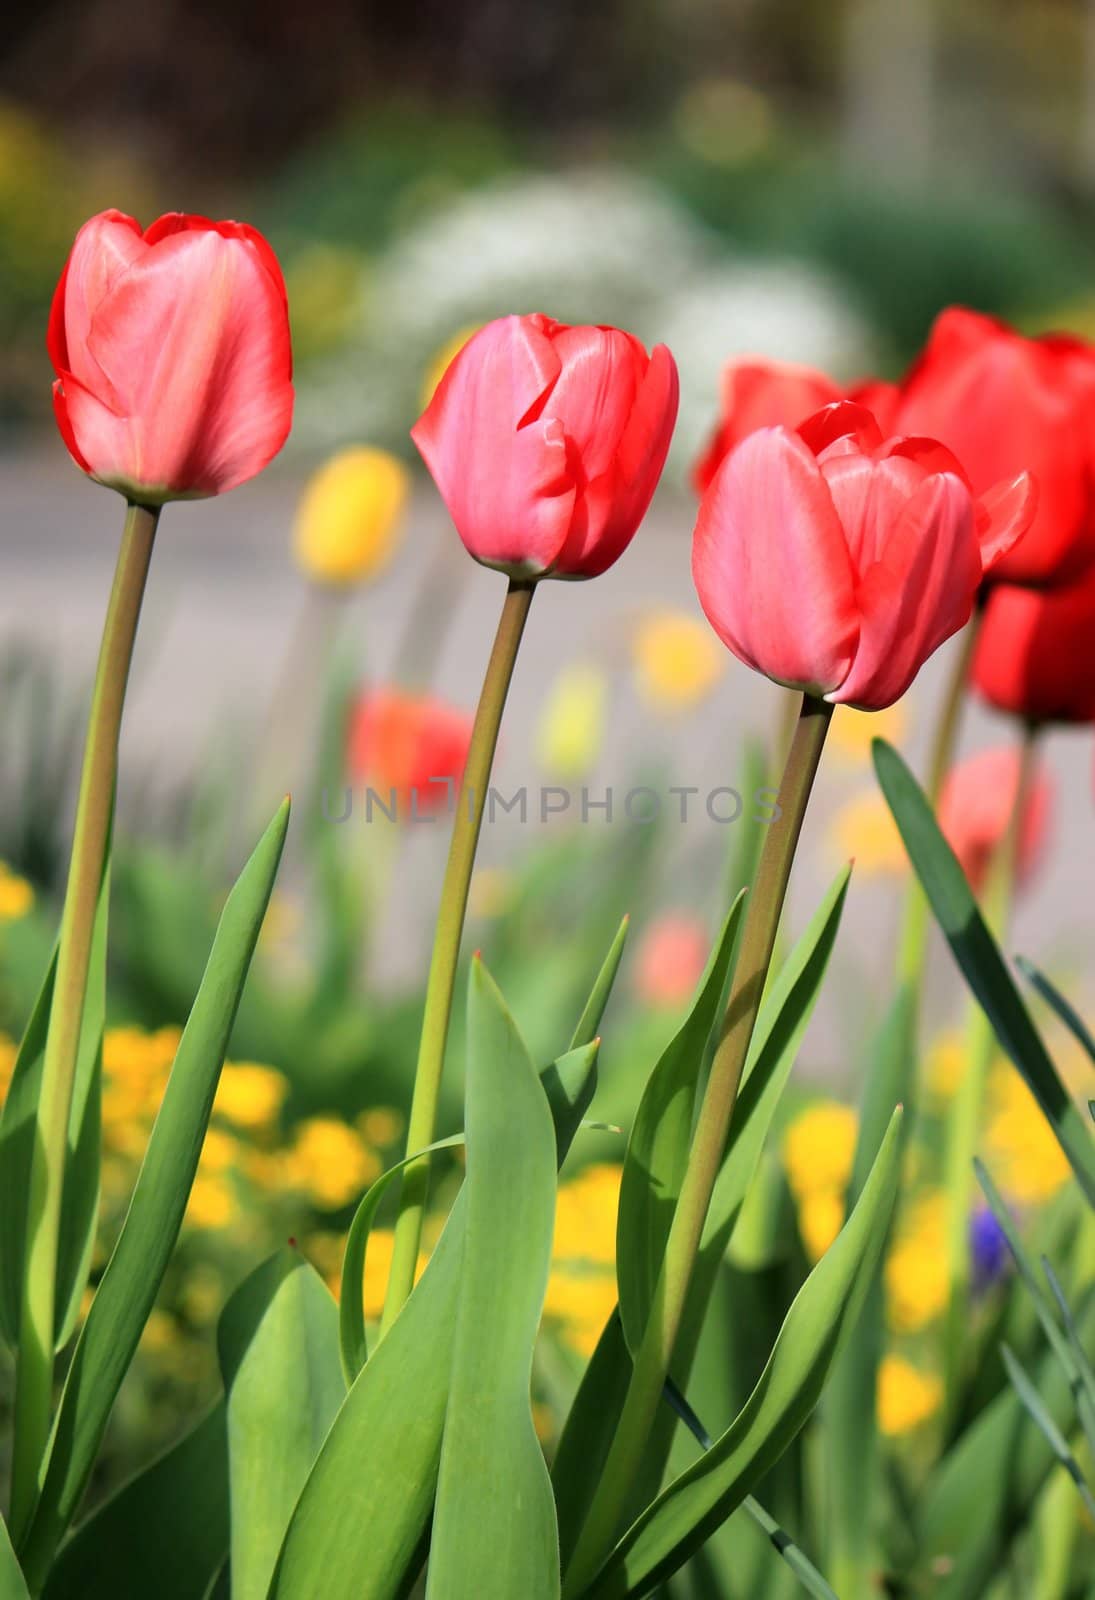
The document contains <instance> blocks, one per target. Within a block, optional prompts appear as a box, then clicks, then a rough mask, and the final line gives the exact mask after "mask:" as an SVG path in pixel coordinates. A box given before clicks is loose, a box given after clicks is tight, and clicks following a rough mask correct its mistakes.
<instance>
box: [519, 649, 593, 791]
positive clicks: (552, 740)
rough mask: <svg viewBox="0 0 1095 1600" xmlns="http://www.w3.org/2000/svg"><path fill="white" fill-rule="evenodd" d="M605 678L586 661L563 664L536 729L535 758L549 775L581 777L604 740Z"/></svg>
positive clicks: (590, 765)
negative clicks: (568, 664) (564, 665)
mask: <svg viewBox="0 0 1095 1600" xmlns="http://www.w3.org/2000/svg"><path fill="white" fill-rule="evenodd" d="M607 710H608V679H607V678H606V677H605V675H604V673H603V672H602V671H601V669H600V668H599V667H595V666H593V665H591V664H590V663H589V662H580V661H578V662H574V663H573V664H572V665H570V666H567V667H564V668H563V670H562V672H560V673H559V675H558V677H557V678H556V679H555V682H554V683H553V684H552V686H551V688H550V690H549V691H548V696H547V701H546V703H545V705H544V708H543V711H542V712H541V715H540V720H539V723H538V725H537V729H536V739H535V747H536V759H537V761H538V762H539V764H540V766H541V767H542V768H543V769H544V771H545V772H547V773H548V774H550V776H551V777H553V778H581V777H584V776H585V775H586V773H588V772H589V770H590V769H591V767H592V766H593V764H594V762H595V761H596V760H597V756H598V755H599V754H600V750H601V746H602V744H603V743H604V736H605V719H606V713H607Z"/></svg>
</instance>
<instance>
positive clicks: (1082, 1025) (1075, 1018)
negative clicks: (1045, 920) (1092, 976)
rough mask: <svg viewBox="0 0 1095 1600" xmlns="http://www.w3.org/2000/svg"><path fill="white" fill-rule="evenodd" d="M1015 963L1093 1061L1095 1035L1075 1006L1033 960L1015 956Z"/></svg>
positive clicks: (1094, 1056)
mask: <svg viewBox="0 0 1095 1600" xmlns="http://www.w3.org/2000/svg"><path fill="white" fill-rule="evenodd" d="M1015 965H1016V966H1017V967H1018V968H1019V971H1020V972H1021V973H1022V974H1023V977H1024V978H1026V980H1027V982H1028V983H1029V984H1030V985H1031V987H1032V988H1033V989H1035V990H1036V991H1037V993H1038V994H1040V995H1041V997H1042V999H1043V1000H1044V1001H1045V1002H1046V1004H1047V1005H1048V1006H1050V1007H1051V1008H1052V1009H1053V1010H1054V1011H1055V1012H1056V1013H1057V1015H1058V1017H1060V1019H1061V1021H1062V1022H1063V1023H1064V1025H1065V1027H1066V1028H1067V1029H1068V1030H1069V1032H1070V1033H1071V1034H1072V1035H1073V1037H1074V1038H1075V1039H1076V1040H1078V1042H1079V1043H1080V1044H1082V1045H1083V1047H1084V1049H1085V1050H1086V1051H1087V1053H1088V1055H1089V1056H1090V1057H1091V1059H1092V1061H1095V1037H1093V1035H1092V1032H1091V1029H1090V1028H1089V1027H1088V1025H1087V1023H1086V1022H1085V1021H1084V1019H1083V1017H1081V1015H1080V1013H1079V1012H1078V1011H1077V1010H1076V1007H1075V1006H1074V1005H1072V1004H1071V1002H1070V1001H1068V1000H1066V999H1065V997H1064V995H1063V994H1062V993H1061V991H1060V989H1058V988H1057V986H1056V984H1053V983H1051V982H1050V980H1049V979H1048V978H1047V977H1046V975H1045V973H1044V972H1041V971H1039V969H1038V968H1037V967H1036V966H1035V965H1034V963H1033V961H1028V960H1027V958H1026V956H1016V957H1015Z"/></svg>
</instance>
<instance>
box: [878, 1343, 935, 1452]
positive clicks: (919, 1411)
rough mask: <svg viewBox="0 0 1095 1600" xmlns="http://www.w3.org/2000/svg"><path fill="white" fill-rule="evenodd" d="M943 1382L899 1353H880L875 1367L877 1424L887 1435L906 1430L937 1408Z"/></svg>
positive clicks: (918, 1423) (914, 1426)
mask: <svg viewBox="0 0 1095 1600" xmlns="http://www.w3.org/2000/svg"><path fill="white" fill-rule="evenodd" d="M942 1401H943V1384H942V1381H941V1379H940V1378H939V1377H938V1376H937V1375H936V1374H935V1373H934V1372H922V1371H921V1370H920V1368H919V1367H914V1366H913V1365H912V1364H911V1363H910V1362H908V1361H906V1360H905V1359H904V1358H903V1357H902V1356H894V1355H888V1356H884V1357H883V1359H882V1362H881V1365H880V1366H879V1369H878V1425H879V1427H880V1428H881V1429H882V1432H883V1433H885V1434H889V1435H890V1436H891V1437H892V1436H893V1435H895V1434H900V1433H909V1432H910V1431H911V1430H912V1429H913V1428H916V1427H919V1425H920V1423H922V1422H926V1421H927V1419H928V1418H929V1417H930V1416H932V1415H934V1413H935V1412H936V1411H938V1410H939V1407H940V1405H941V1404H942Z"/></svg>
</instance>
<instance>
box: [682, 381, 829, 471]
mask: <svg viewBox="0 0 1095 1600" xmlns="http://www.w3.org/2000/svg"><path fill="white" fill-rule="evenodd" d="M720 390H721V393H720V399H721V415H720V418H719V423H718V426H717V427H716V429H715V432H714V434H713V435H712V437H711V440H710V442H709V443H708V445H707V448H706V449H705V450H704V451H703V452H702V454H701V455H700V456H699V458H698V460H697V461H696V464H695V466H694V467H693V468H692V483H693V485H694V487H695V489H696V492H697V493H698V494H703V492H704V490H705V489H706V488H707V486H708V484H709V483H710V482H711V479H712V478H713V477H714V476H715V473H716V472H717V471H718V469H719V466H720V465H721V463H722V461H723V459H724V458H725V457H726V456H727V455H728V454H729V452H730V451H731V450H732V449H733V448H734V446H735V445H736V444H740V443H741V441H742V440H743V439H744V438H745V437H746V435H747V434H750V433H755V432H756V430H757V429H758V428H775V427H784V428H796V427H797V426H798V424H799V423H800V422H804V421H805V419H806V418H807V417H812V416H813V414H814V412H815V411H820V410H821V408H822V406H827V405H831V404H832V402H833V401H834V400H841V399H843V398H844V392H843V390H842V389H841V387H840V385H839V384H837V383H834V382H833V380H832V378H827V377H826V376H825V374H824V373H823V372H816V371H815V370H814V368H813V367H797V366H792V365H791V364H790V363H789V362H786V361H765V360H763V359H756V360H753V359H748V358H746V359H744V360H733V361H728V362H727V363H726V365H725V366H724V367H723V369H722V381H721V384H720Z"/></svg>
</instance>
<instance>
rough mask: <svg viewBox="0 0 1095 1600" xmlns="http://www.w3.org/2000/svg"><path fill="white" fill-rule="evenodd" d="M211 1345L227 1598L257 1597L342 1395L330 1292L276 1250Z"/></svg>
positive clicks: (235, 1301) (294, 1258)
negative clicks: (223, 1441)
mask: <svg viewBox="0 0 1095 1600" xmlns="http://www.w3.org/2000/svg"><path fill="white" fill-rule="evenodd" d="M217 1348H218V1352H219V1355H220V1363H221V1377H222V1379H223V1381H224V1390H225V1395H226V1396H227V1406H228V1479H229V1484H230V1487H231V1501H232V1553H231V1561H232V1594H233V1597H234V1600H263V1597H264V1596H265V1594H266V1591H267V1588H268V1587H269V1584H270V1578H271V1576H272V1574H273V1571H274V1566H275V1564H276V1562H277V1558H278V1551H279V1550H280V1549H281V1542H282V1540H283V1539H284V1537H285V1530H286V1528H287V1527H288V1526H289V1518H290V1516H291V1515H292V1512H293V1507H294V1506H295V1505H296V1503H297V1497H298V1496H299V1494H300V1491H301V1489H302V1488H303V1487H304V1482H305V1479H306V1478H307V1476H308V1474H309V1472H310V1471H311V1470H312V1463H313V1461H314V1460H315V1458H316V1456H317V1455H318V1454H319V1448H320V1445H321V1444H322V1443H323V1440H324V1438H325V1437H326V1434H327V1430H328V1428H329V1427H330V1426H331V1423H332V1422H333V1420H334V1416H335V1413H336V1412H337V1410H338V1408H339V1406H340V1405H341V1404H342V1401H343V1398H344V1396H345V1393H346V1389H345V1385H344V1384H343V1381H342V1369H341V1367H340V1365H339V1359H338V1311H337V1309H336V1307H335V1302H334V1300H333V1298H332V1296H331V1293H330V1290H329V1289H328V1288H327V1286H326V1284H324V1282H323V1281H322V1279H321V1278H320V1276H319V1274H318V1273H317V1272H316V1270H315V1268H314V1267H312V1266H311V1265H310V1264H309V1263H308V1262H307V1261H306V1260H304V1258H303V1257H302V1256H300V1255H298V1254H297V1253H296V1251H294V1250H291V1249H288V1248H286V1249H282V1250H279V1251H278V1252H277V1254H276V1255H274V1256H271V1257H270V1259H269V1260H268V1261H266V1262H264V1263H263V1265H262V1266H261V1267H259V1268H257V1270H256V1271H254V1272H253V1273H252V1274H251V1275H250V1277H248V1278H246V1279H245V1280H244V1282H243V1283H242V1284H241V1285H240V1287H239V1288H238V1289H237V1290H236V1292H235V1294H234V1295H233V1296H232V1298H231V1299H230V1300H229V1302H228V1304H227V1305H226V1306H225V1308H224V1311H223V1313H222V1314H221V1319H220V1324H219V1326H218V1328H217Z"/></svg>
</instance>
